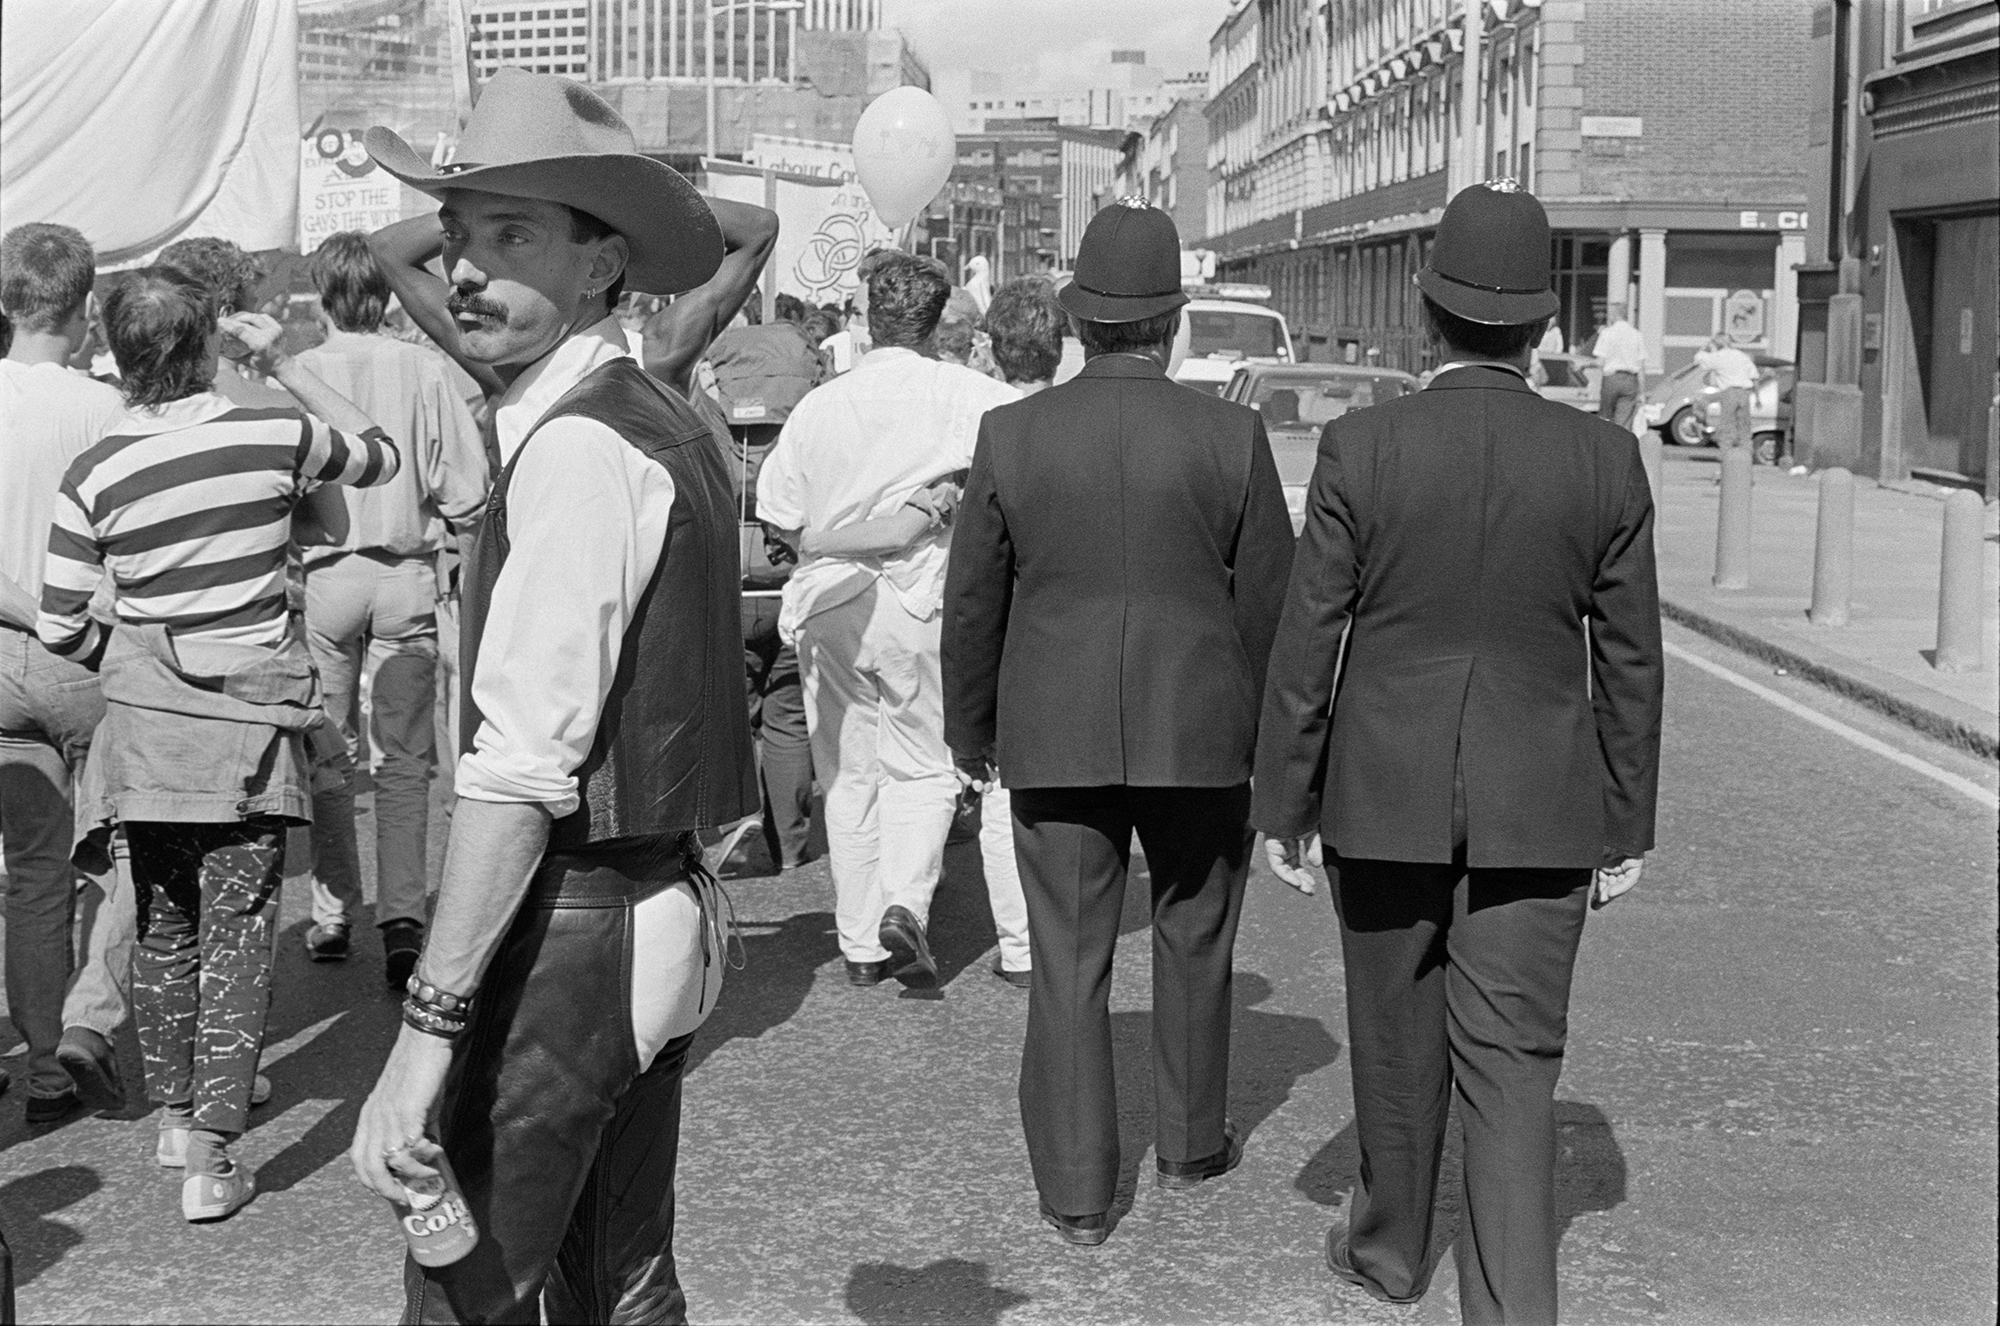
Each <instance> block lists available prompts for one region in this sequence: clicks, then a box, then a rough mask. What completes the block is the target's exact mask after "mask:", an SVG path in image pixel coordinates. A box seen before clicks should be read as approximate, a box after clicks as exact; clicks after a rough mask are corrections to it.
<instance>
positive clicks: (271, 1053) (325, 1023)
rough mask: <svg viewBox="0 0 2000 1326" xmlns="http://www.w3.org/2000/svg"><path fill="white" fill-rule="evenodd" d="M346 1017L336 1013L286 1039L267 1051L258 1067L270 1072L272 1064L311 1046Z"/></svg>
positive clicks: (343, 1014)
mask: <svg viewBox="0 0 2000 1326" xmlns="http://www.w3.org/2000/svg"><path fill="white" fill-rule="evenodd" d="M346 1016H347V1014H345V1013H335V1014H334V1015H333V1016H332V1017H330V1018H321V1019H320V1020H319V1021H317V1022H315V1023H313V1024H312V1025H311V1026H310V1027H307V1028H306V1029H305V1030H304V1031H301V1032H298V1033H296V1034H295V1035H291V1036H287V1037H285V1039H283V1040H281V1041H279V1042H278V1043H277V1044H276V1045H273V1046H270V1047H268V1048H266V1049H265V1051H264V1057H263V1058H262V1059H260V1060H259V1061H258V1063H257V1067H259V1068H261V1069H265V1070H266V1071H268V1070H269V1069H270V1067H271V1065H272V1064H275V1063H277V1062H278V1060H280V1059H282V1058H284V1057H285V1056H286V1055H288V1054H291V1053H293V1052H294V1051H297V1050H303V1049H305V1048H306V1046H308V1045H311V1044H312V1043H313V1042H314V1041H315V1040H318V1039H319V1036H320V1033H322V1032H324V1031H325V1030H326V1029H327V1028H328V1027H331V1026H332V1025H333V1024H334V1023H336V1022H338V1021H340V1020H341V1019H342V1018H344V1017H346Z"/></svg>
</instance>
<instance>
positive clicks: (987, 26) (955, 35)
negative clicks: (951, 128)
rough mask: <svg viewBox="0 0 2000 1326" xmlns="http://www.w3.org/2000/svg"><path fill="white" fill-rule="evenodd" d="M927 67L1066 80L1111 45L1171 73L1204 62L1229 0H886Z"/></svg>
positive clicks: (891, 21) (887, 16) (1098, 60)
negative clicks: (1142, 53) (1136, 52)
mask: <svg viewBox="0 0 2000 1326" xmlns="http://www.w3.org/2000/svg"><path fill="white" fill-rule="evenodd" d="M883 9H884V11H885V12H884V21H885V22H886V23H887V25H888V26H891V27H897V28H901V29H902V30H903V31H904V33H905V34H907V35H908V36H909V38H910V44H911V45H913V46H914V47H916V50H917V54H918V55H919V56H921V57H922V58H923V60H924V63H926V64H927V65H929V66H930V67H931V68H932V69H933V70H942V69H988V70H992V71H994V72H996V73H1015V74H1018V75H1022V76H1026V77H1031V78H1032V77H1036V76H1039V77H1040V78H1041V79H1044V80H1047V81H1051V82H1067V81H1070V80H1071V79H1073V78H1076V77H1079V76H1081V75H1082V74H1084V73H1086V72H1088V71H1089V70H1090V68H1091V67H1092V66H1093V65H1098V64H1102V63H1103V62H1104V61H1105V60H1106V59H1108V58H1109V56H1110V51H1111V49H1112V48H1113V47H1114V46H1115V47H1118V48H1119V49H1121V50H1122V49H1125V48H1128V47H1130V48H1136V49H1139V50H1143V51H1145V52H1146V63H1148V64H1150V65H1154V66H1156V67H1158V68H1160V69H1164V70H1166V71H1167V72H1168V73H1170V74H1181V73H1186V72H1188V71H1190V70H1194V69H1205V68H1207V66H1208V37H1209V34H1210V33H1211V32H1214V31H1215V28H1216V25H1217V24H1219V23H1221V22H1222V19H1223V16H1224V15H1225V14H1227V13H1228V11H1229V4H1228V0H884V5H883Z"/></svg>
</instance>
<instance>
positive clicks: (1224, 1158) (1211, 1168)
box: [1153, 1119, 1243, 1189]
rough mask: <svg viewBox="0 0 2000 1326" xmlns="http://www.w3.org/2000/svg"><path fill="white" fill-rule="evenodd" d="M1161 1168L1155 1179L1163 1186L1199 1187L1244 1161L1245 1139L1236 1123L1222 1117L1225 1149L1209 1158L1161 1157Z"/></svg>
mask: <svg viewBox="0 0 2000 1326" xmlns="http://www.w3.org/2000/svg"><path fill="white" fill-rule="evenodd" d="M1157 1163H1158V1164H1159V1167H1160V1172H1159V1173H1158V1174H1157V1175H1155V1176H1154V1178H1153V1181H1154V1182H1155V1183H1157V1184H1159V1185H1160V1186H1161V1187H1162V1188H1175V1189H1187V1188H1199V1187H1200V1186H1201V1185H1202V1184H1204V1183H1206V1182H1207V1181H1208V1180H1210V1179H1219V1178H1221V1177H1222V1176H1223V1175H1225V1174H1227V1173H1229V1171H1230V1170H1233V1169H1235V1168H1236V1167H1237V1166H1238V1165H1240V1164H1242V1163H1243V1139H1242V1138H1240V1137H1238V1136H1237V1135H1236V1125H1235V1123H1233V1122H1231V1121H1230V1120H1228V1119H1224V1120H1223V1121H1222V1150H1220V1151H1218V1152H1216V1153H1215V1154H1214V1155H1212V1156H1210V1157H1208V1158H1207V1159H1206V1160H1162V1161H1159V1162H1157Z"/></svg>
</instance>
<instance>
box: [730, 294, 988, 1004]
mask: <svg viewBox="0 0 2000 1326" xmlns="http://www.w3.org/2000/svg"><path fill="white" fill-rule="evenodd" d="M950 294H951V282H950V279H949V277H948V276H947V275H946V274H945V272H944V270H943V268H942V267H941V266H940V265H939V264H937V263H935V262H934V261H932V260H929V259H920V258H913V257H909V256H907V255H893V256H890V257H888V258H886V259H885V260H884V261H883V262H882V263H881V265H880V266H878V267H877V268H876V269H875V270H874V271H873V272H872V273H871V274H870V276H869V280H868V323H869V330H870V335H871V337H872V340H873V343H874V346H875V348H874V349H873V350H871V351H870V352H869V353H868V354H867V355H865V356H864V357H863V358H862V359H861V361H860V362H859V363H858V364H857V365H856V366H855V368H854V370H853V371H852V372H850V373H846V374H843V375H842V376H840V377H839V378H836V379H835V380H834V381H832V382H829V383H826V384H824V385H823V386H820V387H819V388H817V389H815V390H814V391H813V392H811V393H810V394H809V395H807V396H806V397H805V398H804V399H803V400H801V401H800V402H799V404H798V406H797V407H796V408H795V409H794V410H793V412H792V415H791V417H790V419H788V420H787V421H786V423H785V428H784V431H783V432H782V433H780V434H779V436H778V442H777V445H776V446H775V447H774V448H773V449H772V451H771V454H770V456H769V457H768V458H767V459H766V460H765V462H764V469H763V471H762V473H761V474H759V475H758V478H757V513H758V516H759V517H760V518H761V519H762V520H763V521H764V522H765V523H766V524H769V525H772V526H775V527H776V528H778V529H780V530H782V531H784V532H785V533H786V534H787V536H788V537H791V538H793V539H795V540H796V541H797V544H798V547H799V554H800V557H799V568H798V570H797V571H796V572H795V573H794V574H793V576H792V578H791V580H790V581H789V582H788V583H787V585H786V587H785V600H784V611H783V614H782V615H781V617H780V619H779V628H780V631H781V632H782V633H784V634H785V635H786V636H787V637H788V638H793V639H795V640H796V642H797V647H798V652H799V663H800V669H801V672H802V674H803V675H802V680H803V682H804V687H805V695H806V721H807V726H808V727H809V728H810V730H811V732H812V743H813V765H814V768H815V769H817V770H818V771H819V776H820V778H821V781H822V785H823V786H824V787H825V790H826V829H827V855H828V858H829V863H830V864H831V866H832V870H833V883H834V895H835V905H834V914H835V920H836V924H837V927H838V930H839V933H840V948H841V954H842V956H843V958H844V959H845V960H846V964H847V976H848V979H849V980H850V981H851V982H853V983H854V984H856V985H875V984H878V983H879V982H880V981H881V980H882V979H883V978H884V977H885V976H894V977H896V978H897V979H899V980H901V981H903V982H904V983H905V984H906V985H910V986H917V987H928V986H932V985H935V984H936V983H937V979H938V972H937V963H936V961H935V960H934V959H933V958H932V956H931V952H930V944H929V939H928V934H927V925H928V920H929V915H930V903H931V895H932V894H933V893H934V892H935V891H936V889H937V882H938V874H939V871H940V869H941V867H942V865H943V860H944V842H945V836H946V834H947V833H948V832H949V831H950V828H951V820H952V814H953V811H954V808H955V806H956V804H957V798H958V792H959V780H958V777H957V774H956V773H955V772H954V769H953V764H952V759H951V752H950V751H949V749H948V748H947V747H946V746H945V742H944V708H943V677H942V672H941V668H940V663H939V633H940V629H941V618H940V611H941V608H942V604H943V596H944V575H945V566H946V562H947V558H948V554H949V538H950V535H949V530H948V527H947V520H948V516H949V498H948V497H945V498H939V497H936V496H933V495H934V494H937V493H939V492H940V491H945V492H948V491H949V490H951V489H952V488H954V487H955V480H956V478H957V477H959V476H960V475H961V473H962V471H964V470H965V469H967V468H968V467H969V466H970V465H971V463H972V444H973V441H974V439H975V438H976V437H977V435H978V429H979V420H980V418H981V416H982V415H984V414H985V412H986V411H987V410H988V409H991V408H992V407H994V406H996V405H1003V404H1006V403H1007V402H1009V401H1012V400H1014V399H1016V396H1017V393H1016V392H1015V391H1014V389H1013V388H1011V387H1008V386H1006V385H1005V384H1002V383H998V382H995V381H993V380H992V379H991V378H989V377H986V376H985V375H983V374H980V373H975V372H973V371H972V370H971V369H968V368H964V367H961V366H959V365H956V364H947V363H940V362H938V361H937V360H936V359H935V358H933V357H931V356H930V354H929V347H930V342H931V338H932V336H933V335H934V334H935V332H936V330H937V324H938V320H939V318H940V317H941V316H942V314H943V312H944V307H945V303H946V301H947V299H948V298H949V297H950ZM939 485H941V487H940V486H939ZM913 499H914V500H916V501H917V502H919V503H924V504H927V505H924V506H923V507H922V508H921V510H920V511H919V513H918V514H915V515H912V514H906V513H908V512H911V511H913V510H917V509H916V508H912V507H911V502H912V500H913ZM883 517H900V519H901V521H907V522H912V523H913V525H914V527H915V528H916V531H917V532H916V537H915V538H914V541H911V531H910V530H909V529H905V528H903V527H902V525H901V524H900V523H899V522H898V521H897V520H881V519H879V518H883Z"/></svg>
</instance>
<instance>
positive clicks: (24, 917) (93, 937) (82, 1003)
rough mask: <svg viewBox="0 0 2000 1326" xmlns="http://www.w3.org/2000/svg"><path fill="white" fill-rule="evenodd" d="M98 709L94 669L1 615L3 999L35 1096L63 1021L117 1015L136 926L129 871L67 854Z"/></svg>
mask: <svg viewBox="0 0 2000 1326" xmlns="http://www.w3.org/2000/svg"><path fill="white" fill-rule="evenodd" d="M103 717H104V693H103V690H102V688H100V687H99V685H98V682H97V674H95V673H93V672H90V671H89V670H87V669H85V668H82V667H79V666H77V665H76V664H74V663H71V662H69V661H68V660H67V659H62V658H58V657H57V656H56V655H54V654H51V653H50V652H49V651H48V650H46V649H44V648H42V646H41V643H40V642H39V641H37V640H35V639H34V638H33V637H32V636H29V635H27V634H26V633H25V632H22V631H18V630H15V629H13V628H11V627H5V626H0V825H4V828H3V829H0V836H4V840H5V850H6V861H7V940H6V955H7V1007H8V1012H9V1014H10V1015H11V1016H12V1018H13V1021H14V1025H15V1026H16V1027H17V1028H19V1030H20V1032H21V1035H22V1036H23V1037H25V1038H26V1039H27V1042H28V1091H29V1093H30V1094H31V1095H35V1096H42V1097H49V1096H58V1095H61V1094H62V1093H63V1092H65V1091H67V1090H69V1088H70V1085H71V1084H70V1078H69V1074H68V1073H66V1072H65V1071H63V1067H62V1065H61V1064H59V1063H58V1062H56V1047H57V1045H58V1044H59V1043H60V1042H61V1040H62V1033H63V1029H64V1028H65V1027H87V1028H89V1029H90V1030H92V1031H95V1032H97V1033H98V1034H99V1035H101V1036H103V1037H104V1038H105V1039H107V1040H109V1039H111V1037H112V1034H113V1033H114V1032H116V1031H117V1029H118V1027H119V1025H120V1024H121V1023H123V1022H124V1021H125V1016H126V1009H127V991H128V990H129V988H130V982H131V973H132V940H133V932H134V930H135V928H136V926H137V910H136V907H135V905H134V902H133V897H132V885H131V878H130V874H129V872H127V871H124V870H122V869H121V870H112V871H109V872H106V873H104V874H102V875H91V874H85V873H83V872H81V871H79V870H77V869H76V867H75V866H73V865H72V864H71V861H70V852H71V850H72V848H73V846H74V845H75V834H76V821H75V808H74V802H73V800H72V791H73V789H74V787H75V786H76V782H77V780H78V779H79V778H80V777H81V776H82V773H83V767H84V761H85V759H86V758H87V757H88V755H89V752H90V740H91V736H92V734H93V733H94V732H95V731H96V730H97V724H98V721H99V720H100V719H102V718H103ZM79 885H81V887H79ZM74 931H80V932H81V933H80V934H73V932H74ZM79 949H80V950H81V953H82V961H81V963H79V962H78V960H77V954H78V951H79Z"/></svg>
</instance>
